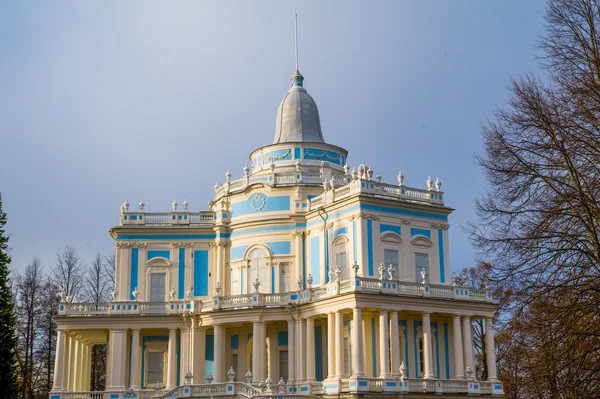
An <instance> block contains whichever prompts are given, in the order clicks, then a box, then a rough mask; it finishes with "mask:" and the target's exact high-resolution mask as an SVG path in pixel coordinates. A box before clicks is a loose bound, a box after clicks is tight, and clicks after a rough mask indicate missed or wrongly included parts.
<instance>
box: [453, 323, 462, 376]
mask: <svg viewBox="0 0 600 399" xmlns="http://www.w3.org/2000/svg"><path fill="white" fill-rule="evenodd" d="M460 330H461V328H460V315H454V316H452V335H454V378H456V379H463V378H465V374H464V372H465V364H464V361H463V347H462V334H461V331H460Z"/></svg>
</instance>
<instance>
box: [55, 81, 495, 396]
mask: <svg viewBox="0 0 600 399" xmlns="http://www.w3.org/2000/svg"><path fill="white" fill-rule="evenodd" d="M300 77H301V75H300V74H299V73H297V74H295V75H294V78H293V87H292V89H291V90H290V93H288V96H286V98H285V99H284V101H283V102H282V106H281V107H280V110H279V113H278V115H279V117H281V119H282V121H279V120H278V124H277V134H276V139H275V143H274V144H272V145H267V146H265V147H261V148H259V149H257V150H255V151H253V152H252V153H251V154H250V161H251V168H245V169H244V170H243V171H241V172H242V175H241V177H240V178H237V179H232V176H231V174H230V173H229V172H228V173H227V174H226V176H225V182H224V183H223V184H222V185H217V186H215V187H214V194H213V200H212V201H211V202H210V209H207V210H206V211H203V212H191V211H189V205H188V204H187V202H185V203H183V204H177V203H175V202H174V203H173V204H172V206H171V210H170V211H169V212H163V213H154V212H148V211H147V210H146V209H145V205H144V204H140V205H139V209H135V210H134V209H132V208H133V207H132V206H130V204H128V203H126V204H123V206H122V207H121V215H120V217H119V223H118V225H117V226H115V227H113V228H112V229H110V234H111V236H112V238H113V239H114V240H115V251H116V259H117V265H116V282H115V289H114V292H113V299H112V301H111V302H109V303H102V304H94V303H67V302H63V303H61V305H60V313H59V316H58V317H57V318H56V322H57V326H58V339H57V357H56V372H55V381H54V390H53V393H52V394H51V397H53V396H55V397H56V398H54V397H53V398H52V399H58V398H61V397H62V398H75V396H73V394H71V392H76V391H87V390H88V389H89V366H90V364H89V363H90V357H89V356H90V348H91V346H92V345H94V344H108V353H109V355H108V367H107V369H108V370H109V371H108V373H107V394H110V395H111V396H110V397H111V398H115V399H116V398H122V397H125V396H124V395H126V393H125V389H126V388H127V387H131V388H132V389H133V390H134V391H135V392H137V393H139V395H141V396H150V395H151V394H152V395H154V394H157V392H160V394H161V395H166V396H165V397H181V396H242V397H251V396H259V395H263V394H265V393H263V392H261V390H260V389H259V388H257V386H259V385H261V381H267V382H269V381H272V384H271V387H270V388H269V389H267V392H266V394H270V393H275V392H278V393H280V395H281V394H282V393H283V392H285V395H288V396H306V395H324V396H328V395H347V396H352V395H357V394H369V395H373V396H377V395H382V394H384V393H385V394H394V393H395V394H408V395H414V397H419V396H420V395H423V394H424V393H438V394H443V395H445V396H446V397H456V395H459V396H460V395H464V394H467V393H469V394H471V395H490V394H497V395H498V394H502V386H501V384H500V383H498V381H497V379H496V372H495V368H496V366H495V355H494V351H493V330H492V329H491V320H492V317H493V315H494V312H495V309H496V305H495V304H494V302H493V298H492V296H491V292H490V291H489V290H480V289H473V288H470V287H467V286H464V285H461V284H459V283H458V282H459V280H460V279H455V278H454V277H453V276H451V273H450V247H449V243H448V228H449V223H448V217H449V215H450V214H451V212H452V209H451V208H449V207H447V206H446V205H445V204H444V193H443V192H442V191H440V188H441V185H440V184H439V182H435V183H434V182H432V181H431V180H430V179H429V180H428V182H427V188H426V189H416V188H409V187H406V186H404V185H403V184H402V183H403V177H402V176H401V175H399V176H398V178H397V180H398V181H397V182H394V183H384V182H382V181H381V179H380V178H374V177H373V172H372V170H371V168H370V167H365V166H364V165H359V166H357V167H355V168H352V170H350V168H349V167H348V162H347V156H348V153H347V151H346V150H344V149H343V148H341V147H338V146H335V145H331V144H327V143H325V142H324V140H323V136H322V133H321V129H320V123H319V119H318V111H317V109H316V105H315V106H314V109H310V110H309V112H308V116H309V117H310V118H312V120H311V122H310V123H305V121H304V120H303V119H297V118H296V120H294V117H296V116H297V114H295V115H296V116H294V117H289V118H288V117H287V116H286V115H287V114H288V113H294V112H303V108H304V106H303V105H301V106H299V107H298V106H297V105H294V106H291V105H290V107H289V109H288V105H287V102H288V101H290V98H289V96H290V95H291V94H293V95H296V94H298V96H299V97H298V99H299V101H300V102H299V104H303V101H305V100H306V98H305V99H304V100H303V97H302V96H304V95H306V96H308V94H307V93H305V92H304V91H303V90H304V89H303V87H302V83H303V78H302V80H299V79H300ZM308 98H309V99H310V101H308V100H306V101H308V103H311V104H314V101H313V100H312V98H310V97H308ZM290 104H291V103H290ZM294 107H296V109H295V110H294ZM282 114H283V115H282ZM285 121H287V122H285ZM290 121H291V122H290ZM299 121H300V122H299ZM315 121H316V122H315ZM288 122H289V123H288ZM315 123H316V125H315ZM315 126H317V127H318V129H315ZM475 318H479V319H486V320H487V325H488V327H489V328H488V333H487V335H486V342H487V344H488V345H487V347H488V353H487V355H488V356H487V359H488V364H487V368H488V373H489V376H490V377H489V380H488V381H476V380H475V379H474V378H472V373H471V372H470V370H471V369H472V367H473V341H472V337H471V322H472V320H473V319H475ZM490 348H491V349H490ZM249 371H250V372H249ZM248 372H249V373H248ZM232 373H234V374H235V376H234V377H233V380H232V381H230V377H232ZM186 376H187V377H188V380H186ZM245 376H247V377H248V378H247V379H246V378H245ZM246 380H247V381H248V382H249V383H248V382H244V381H246ZM208 382H210V384H206V383H208ZM188 383H189V384H188ZM156 384H158V386H159V387H160V390H159V391H157V392H155V391H153V389H154V387H155V385H156ZM136 395H137V394H136ZM77 398H79V397H77Z"/></svg>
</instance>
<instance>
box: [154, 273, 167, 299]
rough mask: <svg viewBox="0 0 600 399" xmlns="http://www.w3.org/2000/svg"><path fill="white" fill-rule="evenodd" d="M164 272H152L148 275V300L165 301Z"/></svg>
mask: <svg viewBox="0 0 600 399" xmlns="http://www.w3.org/2000/svg"><path fill="white" fill-rule="evenodd" d="M165 276H166V275H165V274H164V273H152V275H151V276H150V302H164V301H165Z"/></svg>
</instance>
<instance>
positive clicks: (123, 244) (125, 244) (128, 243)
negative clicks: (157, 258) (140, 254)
mask: <svg viewBox="0 0 600 399" xmlns="http://www.w3.org/2000/svg"><path fill="white" fill-rule="evenodd" d="M147 245H148V244H147V243H146V242H143V241H125V242H122V241H119V242H117V243H115V249H118V248H146V246H147Z"/></svg>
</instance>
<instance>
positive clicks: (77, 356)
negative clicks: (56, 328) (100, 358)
mask: <svg viewBox="0 0 600 399" xmlns="http://www.w3.org/2000/svg"><path fill="white" fill-rule="evenodd" d="M80 337H81V336H80V335H77V336H75V337H73V348H74V349H75V350H74V351H73V364H72V366H73V376H72V377H71V389H72V390H73V391H79V379H80V378H81V342H80V341H79V338H80Z"/></svg>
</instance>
